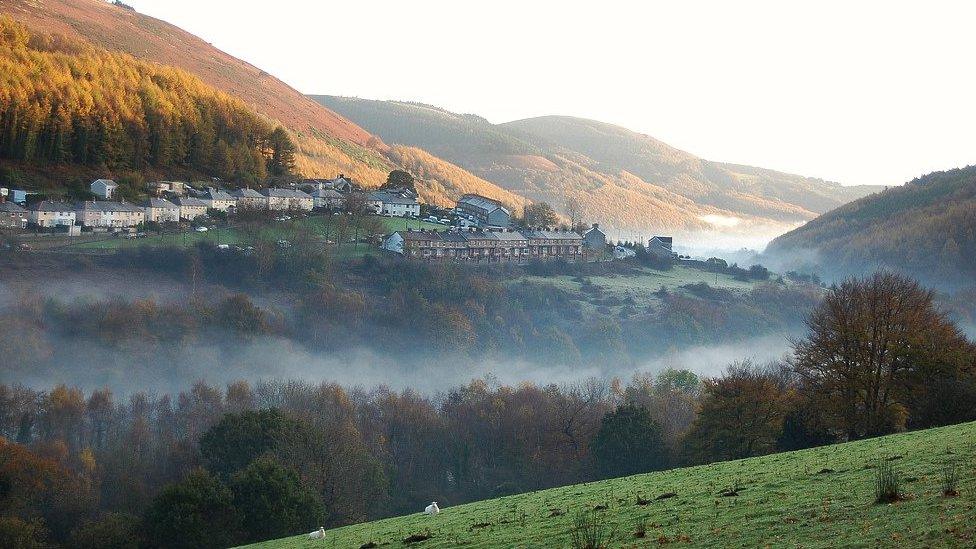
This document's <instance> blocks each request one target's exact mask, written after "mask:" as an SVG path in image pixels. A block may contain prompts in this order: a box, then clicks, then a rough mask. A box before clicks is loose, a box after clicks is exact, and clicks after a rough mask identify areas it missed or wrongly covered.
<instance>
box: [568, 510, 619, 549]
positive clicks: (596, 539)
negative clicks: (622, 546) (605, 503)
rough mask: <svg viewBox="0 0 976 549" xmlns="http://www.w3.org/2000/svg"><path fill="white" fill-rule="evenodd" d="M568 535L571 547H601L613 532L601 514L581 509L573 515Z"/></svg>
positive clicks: (576, 548)
mask: <svg viewBox="0 0 976 549" xmlns="http://www.w3.org/2000/svg"><path fill="white" fill-rule="evenodd" d="M569 535H570V538H571V540H572V546H573V549H603V548H604V547H609V545H610V541H611V540H613V532H612V531H611V529H610V527H609V526H608V525H607V523H606V522H604V521H603V520H602V515H601V514H599V513H597V512H596V511H592V510H588V509H581V510H580V511H578V512H577V513H576V515H574V516H573V527H572V528H571V529H570V531H569Z"/></svg>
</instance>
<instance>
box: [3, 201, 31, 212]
mask: <svg viewBox="0 0 976 549" xmlns="http://www.w3.org/2000/svg"><path fill="white" fill-rule="evenodd" d="M26 211H27V210H25V209H23V208H21V207H20V204H16V203H14V202H0V212H7V213H22V212H26Z"/></svg>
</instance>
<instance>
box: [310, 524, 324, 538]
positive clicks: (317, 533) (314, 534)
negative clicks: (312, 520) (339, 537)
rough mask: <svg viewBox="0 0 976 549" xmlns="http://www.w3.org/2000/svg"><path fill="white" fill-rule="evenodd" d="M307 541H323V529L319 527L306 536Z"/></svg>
mask: <svg viewBox="0 0 976 549" xmlns="http://www.w3.org/2000/svg"><path fill="white" fill-rule="evenodd" d="M308 539H325V528H322V527H321V526H319V529H318V530H316V531H314V532H312V533H311V534H309V535H308Z"/></svg>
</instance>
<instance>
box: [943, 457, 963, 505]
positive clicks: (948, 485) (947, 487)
mask: <svg viewBox="0 0 976 549" xmlns="http://www.w3.org/2000/svg"><path fill="white" fill-rule="evenodd" d="M958 486H959V477H958V475H957V474H956V466H955V464H952V463H947V464H946V465H945V467H943V468H942V495H943V496H946V497H952V496H958V495H959V492H958V491H957V488H958Z"/></svg>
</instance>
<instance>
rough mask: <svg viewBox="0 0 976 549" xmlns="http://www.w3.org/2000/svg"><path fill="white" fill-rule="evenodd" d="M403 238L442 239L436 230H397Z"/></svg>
mask: <svg viewBox="0 0 976 549" xmlns="http://www.w3.org/2000/svg"><path fill="white" fill-rule="evenodd" d="M397 232H398V233H400V236H402V237H403V239H404V240H442V238H441V237H442V235H441V233H440V232H438V231H397Z"/></svg>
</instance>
